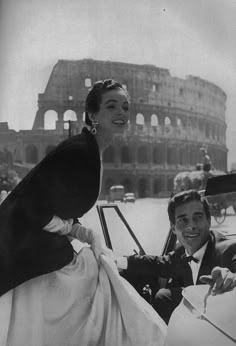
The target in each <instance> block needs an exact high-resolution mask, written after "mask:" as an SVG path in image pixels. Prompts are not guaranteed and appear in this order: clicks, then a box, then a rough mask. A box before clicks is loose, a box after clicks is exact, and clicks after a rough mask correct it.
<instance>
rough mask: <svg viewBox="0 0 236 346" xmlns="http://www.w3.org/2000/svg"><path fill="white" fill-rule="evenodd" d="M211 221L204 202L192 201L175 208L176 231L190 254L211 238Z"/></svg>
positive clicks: (179, 239)
mask: <svg viewBox="0 0 236 346" xmlns="http://www.w3.org/2000/svg"><path fill="white" fill-rule="evenodd" d="M209 232H210V221H209V220H207V217H206V214H205V211H204V207H203V204H202V203H201V202H200V201H191V202H187V203H184V204H182V205H180V206H177V207H176V209H175V225H174V233H175V234H176V236H177V239H178V241H179V242H180V243H181V244H182V245H183V246H184V247H185V249H186V250H187V252H188V254H189V255H192V254H194V253H195V252H196V251H197V250H199V249H200V248H201V247H202V246H203V245H204V244H205V243H206V242H207V241H208V239H209Z"/></svg>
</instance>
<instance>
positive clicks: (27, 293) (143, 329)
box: [0, 222, 166, 346]
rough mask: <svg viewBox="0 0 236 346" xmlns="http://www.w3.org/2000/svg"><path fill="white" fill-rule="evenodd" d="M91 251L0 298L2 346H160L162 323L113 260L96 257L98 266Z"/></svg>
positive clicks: (68, 227) (164, 328)
mask: <svg viewBox="0 0 236 346" xmlns="http://www.w3.org/2000/svg"><path fill="white" fill-rule="evenodd" d="M68 224H70V225H71V223H70V222H68V223H67V224H66V225H64V226H65V227H64V228H67V231H68V230H69V229H70V228H71V227H70V226H68ZM49 228H50V227H49ZM52 228H53V227H52ZM75 233H76V232H75ZM82 233H83V232H82ZM85 233H86V232H85ZM83 236H84V235H83ZM87 236H88V238H89V237H91V234H90V235H88V234H87ZM92 238H93V235H92ZM95 238H96V237H95ZM95 243H96V241H95ZM93 246H94V245H93V244H92V248H93ZM95 246H96V245H95ZM98 247H99V246H98ZM94 253H95V255H96V252H93V251H92V250H91V248H89V247H84V248H82V250H81V251H80V252H79V253H78V254H75V256H74V259H73V261H72V262H71V263H70V264H68V265H67V266H65V267H64V268H62V269H61V270H58V271H55V272H52V273H50V274H46V275H43V276H40V277H37V278H34V279H32V280H29V281H27V282H25V283H24V284H22V285H20V286H18V287H16V288H15V289H13V290H11V291H9V292H7V293H6V294H4V295H3V296H2V297H0V345H1V346H72V345H73V346H75V345H81V346H86V345H100V346H116V345H117V346H126V345H127V346H128V345H135V346H137V345H140V346H144V345H145V346H146V345H156V346H162V345H164V339H165V335H166V325H165V323H164V322H163V320H162V319H161V318H160V317H159V316H158V315H157V313H156V312H155V311H154V310H153V309H152V307H151V306H150V305H149V304H148V303H147V302H146V301H145V300H144V299H142V298H141V297H140V296H139V295H138V294H137V292H136V291H135V289H134V288H133V287H132V286H131V285H129V283H128V282H127V281H126V280H124V279H123V278H121V277H120V276H119V273H118V270H117V268H116V265H115V263H114V261H113V260H112V259H111V258H109V257H108V256H106V255H103V254H100V257H99V258H100V260H99V262H98V261H97V260H96V257H95V256H94ZM100 253H101V251H100Z"/></svg>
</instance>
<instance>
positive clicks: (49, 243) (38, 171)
mask: <svg viewBox="0 0 236 346" xmlns="http://www.w3.org/2000/svg"><path fill="white" fill-rule="evenodd" d="M100 168H101V163H100V156H99V150H98V145H97V142H96V140H95V138H94V136H93V135H92V134H91V133H90V132H89V131H88V130H87V129H86V128H84V129H83V130H82V133H81V134H79V135H76V136H73V137H71V138H69V139H67V140H65V141H64V142H62V143H61V144H59V145H58V146H57V147H56V148H55V149H54V150H53V151H52V152H50V153H49V154H48V155H47V156H46V157H45V158H44V159H43V160H42V161H41V162H40V163H39V164H38V165H37V166H36V167H35V168H34V169H32V171H30V173H29V174H28V175H27V176H26V177H25V178H24V179H23V180H22V181H21V182H20V183H19V184H18V185H17V186H16V188H15V189H14V190H13V191H12V192H11V193H10V195H9V196H8V197H7V198H6V199H5V201H4V202H3V203H2V204H1V205H0V273H1V274H0V275H1V280H0V295H2V294H4V293H5V292H7V291H8V290H10V289H12V288H14V287H16V286H18V285H20V284H21V283H23V282H25V281H27V280H29V279H31V278H33V277H36V276H39V275H42V274H46V273H49V272H52V271H55V270H58V269H60V268H62V267H63V266H65V265H66V264H68V263H69V262H70V261H71V260H72V259H73V248H72V246H71V244H70V242H69V241H68V239H67V237H66V236H59V235H57V234H52V233H49V232H46V231H43V227H44V226H45V225H46V224H47V223H49V221H50V220H51V219H52V217H53V216H54V215H57V216H59V217H60V218H62V219H68V218H78V217H81V216H82V215H83V214H84V213H86V212H87V211H88V210H89V209H90V208H92V206H93V205H94V203H95V202H96V200H97V198H98V194H99V184H100Z"/></svg>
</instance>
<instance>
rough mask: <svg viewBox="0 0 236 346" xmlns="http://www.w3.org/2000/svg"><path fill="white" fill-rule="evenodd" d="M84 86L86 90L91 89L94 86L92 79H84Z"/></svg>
mask: <svg viewBox="0 0 236 346" xmlns="http://www.w3.org/2000/svg"><path fill="white" fill-rule="evenodd" d="M84 86H85V87H86V88H91V86H92V79H91V78H90V77H86V78H85V79H84Z"/></svg>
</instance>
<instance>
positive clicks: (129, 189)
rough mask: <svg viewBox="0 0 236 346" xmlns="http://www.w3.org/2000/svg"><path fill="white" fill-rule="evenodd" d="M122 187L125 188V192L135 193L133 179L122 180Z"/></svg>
mask: <svg viewBox="0 0 236 346" xmlns="http://www.w3.org/2000/svg"><path fill="white" fill-rule="evenodd" d="M121 185H123V186H124V187H125V192H133V184H132V181H131V179H129V178H125V179H124V180H122V182H121Z"/></svg>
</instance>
